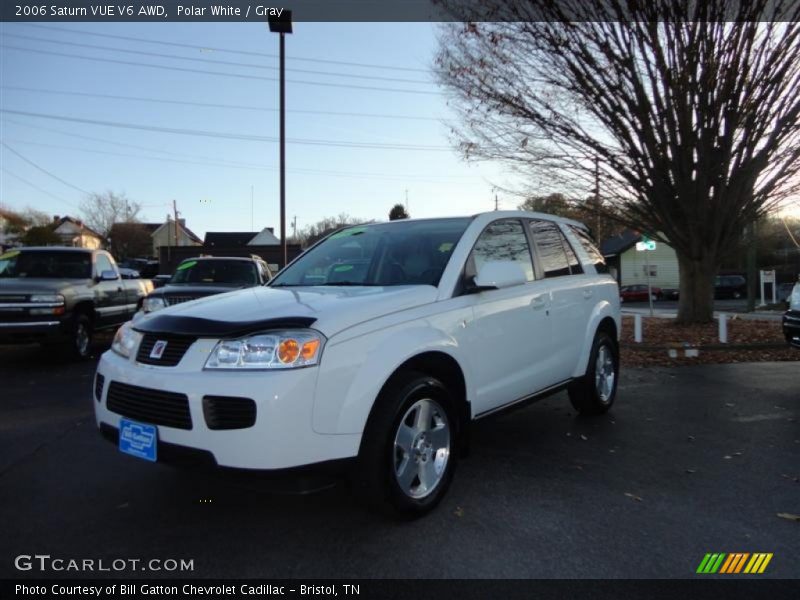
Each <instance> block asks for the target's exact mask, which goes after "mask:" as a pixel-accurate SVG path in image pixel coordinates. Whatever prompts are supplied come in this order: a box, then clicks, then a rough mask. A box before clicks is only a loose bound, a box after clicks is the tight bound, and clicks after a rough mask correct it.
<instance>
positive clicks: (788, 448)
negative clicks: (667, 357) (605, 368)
mask: <svg viewBox="0 0 800 600" xmlns="http://www.w3.org/2000/svg"><path fill="white" fill-rule="evenodd" d="M101 349H102V348H101ZM0 365H2V367H0V368H2V373H0V381H2V388H3V393H2V401H0V431H1V432H2V435H0V513H1V514H3V515H4V518H3V519H2V525H0V576H2V577H9V576H12V577H20V576H34V577H41V576H42V573H38V572H27V573H21V572H18V571H15V570H14V566H13V559H14V557H15V556H17V555H19V554H35V553H45V554H51V555H52V556H59V557H63V558H84V557H91V558H95V559H98V558H103V559H106V560H108V561H110V560H112V559H114V558H121V557H124V558H130V557H139V558H143V559H150V558H177V559H180V558H184V559H192V560H193V561H194V571H193V572H192V573H191V574H189V576H191V577H193V578H205V577H223V576H227V577H264V578H272V577H276V578H280V577H321V578H327V577H336V578H339V577H342V578H426V577H427V578H439V577H445V578H464V577H469V578H472V577H481V578H549V577H554V578H564V577H566V578H640V577H647V578H664V577H668V578H670V577H680V578H682V577H694V576H695V575H694V573H695V570H696V568H697V566H698V564H699V563H700V561H701V560H702V558H703V556H704V555H705V554H706V553H708V552H772V553H774V558H773V559H772V562H771V564H770V565H769V568H768V569H767V572H766V573H765V574H764V575H763V576H761V577H797V576H798V575H799V574H800V552H798V549H800V547H799V546H798V539H800V523H797V522H794V521H791V520H788V519H786V518H781V517H778V516H777V515H778V514H779V513H789V514H800V483H798V478H799V477H800V463H798V460H797V457H798V456H799V455H800V425H798V417H800V395H799V394H798V374H797V367H796V365H794V364H785V363H766V364H736V365H719V366H703V367H684V368H679V369H639V370H629V371H627V372H624V374H623V376H622V382H621V387H620V392H619V396H618V400H617V405H616V406H615V407H614V409H613V410H612V412H611V413H610V414H609V415H608V416H606V417H601V418H593V419H583V418H578V417H576V416H575V414H574V412H573V411H572V409H571V407H570V406H569V403H568V401H567V399H566V396H565V395H564V394H563V393H562V394H559V395H557V396H553V397H551V398H549V399H547V400H545V401H543V402H540V403H538V404H535V405H532V406H530V407H527V408H524V409H521V410H518V411H516V412H513V413H509V414H506V415H504V416H500V417H496V418H493V419H491V420H486V421H481V422H479V423H477V424H476V425H475V430H474V440H473V451H472V456H471V457H470V458H469V459H467V460H464V461H463V462H462V463H461V464H460V465H459V469H458V473H457V474H456V480H455V482H454V484H453V486H452V488H451V490H450V493H449V494H448V496H447V497H446V498H445V500H444V502H443V503H442V505H441V506H440V507H439V508H438V510H437V511H435V512H434V513H433V514H431V515H430V516H428V517H426V518H424V519H421V520H419V521H415V522H407V523H399V522H392V521H387V520H385V519H383V518H381V517H378V516H375V515H372V514H370V513H367V512H364V511H363V510H361V509H360V508H359V507H358V506H357V505H356V504H355V503H353V502H352V499H351V497H350V496H349V495H348V494H347V492H346V490H345V489H344V487H343V486H338V487H334V488H332V489H328V490H325V491H322V492H319V493H316V494H312V495H306V496H295V495H285V494H279V493H274V492H273V491H271V490H270V488H269V487H268V486H266V485H264V484H261V483H256V481H255V480H254V481H253V482H252V483H248V484H246V485H243V484H241V483H240V484H236V485H233V484H231V483H230V482H227V481H221V480H219V479H218V478H215V477H199V478H198V477H192V476H187V475H185V474H182V473H180V472H177V471H175V470H173V469H170V468H167V467H163V466H160V465H152V464H149V463H146V462H144V461H140V460H137V459H134V458H131V457H127V456H123V455H121V454H119V453H118V452H117V451H116V450H115V448H114V447H113V446H112V445H110V444H109V443H108V442H106V441H104V440H103V439H101V438H100V436H99V435H98V434H97V432H96V429H95V425H94V421H93V416H92V402H93V400H92V398H91V383H92V374H93V370H94V366H95V361H92V362H89V363H85V364H80V365H74V364H70V363H64V362H61V361H59V360H57V359H51V358H48V356H47V355H46V354H44V353H43V352H42V351H39V350H37V349H35V348H26V349H23V350H17V349H8V348H6V349H0ZM44 575H47V574H44ZM62 575H63V574H62ZM154 575H157V574H154V573H147V574H140V573H137V572H135V571H133V572H123V573H116V576H125V577H135V576H146V577H153V576H154Z"/></svg>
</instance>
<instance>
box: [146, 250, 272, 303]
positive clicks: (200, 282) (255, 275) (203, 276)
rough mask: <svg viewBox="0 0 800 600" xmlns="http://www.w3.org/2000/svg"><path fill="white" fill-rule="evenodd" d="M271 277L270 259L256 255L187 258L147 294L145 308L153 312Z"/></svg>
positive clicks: (262, 283) (263, 282) (266, 280)
mask: <svg viewBox="0 0 800 600" xmlns="http://www.w3.org/2000/svg"><path fill="white" fill-rule="evenodd" d="M270 278H271V274H270V271H269V267H268V266H267V263H266V262H264V261H263V260H262V259H261V258H259V257H257V256H251V257H245V258H239V257H216V256H203V257H198V258H187V259H186V260H184V261H183V262H181V263H180V264H179V265H178V268H177V269H175V273H173V274H172V277H171V278H170V280H169V283H167V284H165V285H163V286H161V287H159V288H158V289H156V290H155V291H154V292H153V293H152V294H150V295H149V296H147V298H145V301H144V303H143V304H142V309H143V310H144V312H146V313H147V312H153V311H156V310H161V309H162V308H166V307H167V306H172V305H173V304H181V303H183V302H189V301H191V300H197V299H198V298H205V297H206V296H212V295H214V294H222V293H224V292H231V291H233V290H238V289H242V288H246V287H253V286H256V285H264V284H265V283H267V282H268V281H269V280H270Z"/></svg>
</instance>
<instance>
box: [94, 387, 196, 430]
mask: <svg viewBox="0 0 800 600" xmlns="http://www.w3.org/2000/svg"><path fill="white" fill-rule="evenodd" d="M106 406H108V410H110V411H112V412H115V413H117V414H119V415H122V416H123V417H128V418H130V419H134V420H136V421H141V422H143V423H150V424H152V425H165V426H166V427H174V428H176V429H191V428H192V416H191V415H190V414H189V399H188V398H187V397H186V395H185V394H176V393H174V392H164V391H161V390H153V389H150V388H143V387H139V386H136V385H128V384H127V383H120V382H119V381H112V382H111V383H110V384H109V385H108V396H107V398H106Z"/></svg>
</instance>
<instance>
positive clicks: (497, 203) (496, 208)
mask: <svg viewBox="0 0 800 600" xmlns="http://www.w3.org/2000/svg"><path fill="white" fill-rule="evenodd" d="M499 207H500V204H499V202H498V200H497V192H495V193H494V209H495V210H499V209H500V208H499Z"/></svg>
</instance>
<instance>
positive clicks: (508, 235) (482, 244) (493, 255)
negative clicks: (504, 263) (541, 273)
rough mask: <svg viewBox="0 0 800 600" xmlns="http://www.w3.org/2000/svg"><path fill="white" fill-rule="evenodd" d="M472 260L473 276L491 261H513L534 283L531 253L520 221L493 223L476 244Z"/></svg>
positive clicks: (510, 220) (509, 220)
mask: <svg viewBox="0 0 800 600" xmlns="http://www.w3.org/2000/svg"><path fill="white" fill-rule="evenodd" d="M471 258H472V260H471V261H470V262H471V263H472V264H471V265H470V267H471V268H470V270H473V269H474V273H472V274H473V275H474V274H477V272H478V271H480V268H481V266H482V265H483V264H485V263H487V262H489V261H494V260H513V261H514V262H516V263H517V264H518V265H519V266H520V267H522V270H523V271H524V272H525V278H526V279H527V280H528V281H533V261H532V260H531V251H530V248H529V247H528V238H527V237H525V230H524V229H523V228H522V223H521V222H520V221H517V220H513V219H508V220H503V221H495V222H494V223H491V224H490V225H489V226H488V227H486V229H484V230H483V233H481V236H480V237H479V238H478V241H477V242H476V243H475V247H474V248H473V249H472V256H471Z"/></svg>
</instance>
